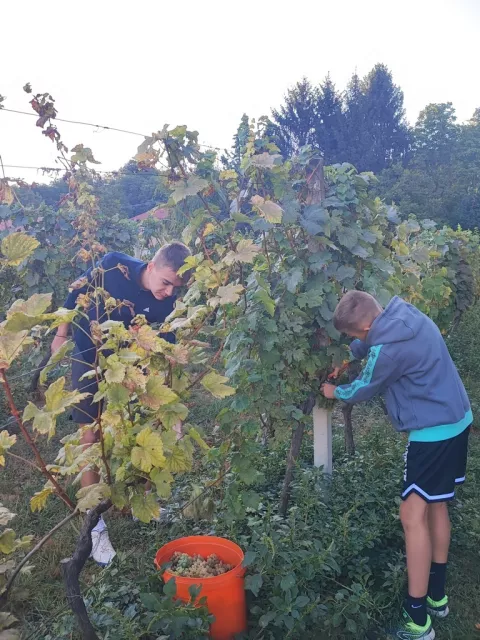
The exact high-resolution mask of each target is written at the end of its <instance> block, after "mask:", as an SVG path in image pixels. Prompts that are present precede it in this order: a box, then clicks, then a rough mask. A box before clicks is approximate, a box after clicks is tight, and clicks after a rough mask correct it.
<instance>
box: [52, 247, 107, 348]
mask: <svg viewBox="0 0 480 640" xmlns="http://www.w3.org/2000/svg"><path fill="white" fill-rule="evenodd" d="M108 255H109V254H106V255H105V256H104V258H103V260H101V261H99V262H98V264H96V265H95V267H98V266H100V265H101V266H103V267H105V264H104V261H105V258H106V257H107V256H108ZM92 271H93V267H90V269H87V271H85V273H84V274H83V275H81V276H80V278H78V280H75V282H74V283H73V284H72V285H71V286H70V292H69V294H68V296H67V299H66V300H65V302H64V304H63V306H64V308H65V309H71V310H73V309H75V307H76V306H77V298H78V296H79V295H80V294H81V293H87V291H88V287H89V286H90V284H91V282H92ZM69 331H70V325H69V323H64V324H61V325H59V327H58V328H57V333H56V334H55V338H54V339H53V341H52V345H51V347H50V348H51V351H52V353H55V352H56V351H57V350H58V349H60V347H61V346H62V344H63V343H64V342H66V341H67V340H68V334H69Z"/></svg>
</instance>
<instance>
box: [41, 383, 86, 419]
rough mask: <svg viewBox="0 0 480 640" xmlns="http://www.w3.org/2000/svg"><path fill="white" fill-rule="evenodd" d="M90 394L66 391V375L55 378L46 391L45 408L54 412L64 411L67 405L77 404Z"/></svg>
mask: <svg viewBox="0 0 480 640" xmlns="http://www.w3.org/2000/svg"><path fill="white" fill-rule="evenodd" d="M89 395H90V394H88V393H79V392H78V391H65V377H64V376H62V377H61V378H58V380H55V382H53V383H52V384H51V385H50V386H49V388H48V389H47V390H46V392H45V408H46V409H47V411H51V412H52V413H56V414H59V413H63V412H64V411H65V409H66V408H67V407H70V406H72V404H76V403H77V402H79V401H80V400H83V398H86V397H87V396H89Z"/></svg>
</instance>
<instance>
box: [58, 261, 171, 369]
mask: <svg viewBox="0 0 480 640" xmlns="http://www.w3.org/2000/svg"><path fill="white" fill-rule="evenodd" d="M119 264H120V265H122V267H126V274H125V273H123V271H124V269H119V268H118V267H117V265H119ZM98 266H101V267H102V269H104V271H103V272H100V273H99V274H98V276H97V280H96V282H93V279H92V271H93V269H92V268H90V269H88V271H86V272H85V273H84V274H83V276H82V277H86V278H88V280H89V283H91V286H97V287H100V286H101V287H103V288H104V289H105V290H106V291H107V292H108V293H109V294H110V295H111V296H112V297H113V298H115V299H116V300H128V302H130V303H131V304H132V305H133V313H132V309H131V308H130V307H127V306H122V307H121V308H120V309H115V310H114V311H112V312H110V315H109V316H107V315H106V314H105V308H104V306H103V303H102V304H100V305H99V306H98V310H97V306H96V305H92V307H91V308H90V309H89V310H88V311H87V314H88V319H87V318H85V317H79V319H78V320H76V322H77V324H78V325H80V327H81V328H82V329H83V331H82V330H81V329H79V328H78V327H75V328H74V331H73V339H74V342H75V345H76V350H77V352H78V353H79V354H81V357H82V358H83V359H84V360H86V361H87V362H93V361H94V359H95V349H94V348H93V342H92V340H91V339H90V322H92V321H96V320H97V316H98V318H100V323H101V322H105V321H106V320H108V319H110V320H116V321H121V322H123V324H124V325H125V327H127V328H128V327H129V326H130V324H131V322H132V320H133V318H134V317H135V316H137V315H140V314H142V315H144V316H145V317H146V319H147V321H148V322H149V323H154V322H158V323H161V322H164V321H165V318H166V317H167V316H168V315H170V313H171V312H172V311H173V307H174V305H175V296H171V297H169V298H166V299H165V300H157V299H156V298H155V297H154V295H153V294H152V292H151V291H146V290H145V289H142V285H141V277H142V273H143V271H144V269H146V267H147V264H146V263H145V262H142V261H141V260H137V259H136V258H132V257H131V256H127V255H125V254H124V253H118V252H117V251H112V252H111V253H107V254H105V256H104V257H103V259H102V260H101V261H100V262H99V264H98ZM127 276H128V277H127ZM88 289H89V286H88V285H87V284H86V285H85V286H83V287H82V288H80V289H75V290H73V291H71V292H70V293H69V295H68V297H67V299H66V301H65V304H64V307H65V308H66V309H75V307H76V304H77V298H78V296H79V294H81V293H86V292H87V291H88ZM86 334H88V335H86ZM162 337H163V338H164V339H165V340H168V341H169V342H174V341H175V337H174V335H173V334H171V333H168V334H163V335H162Z"/></svg>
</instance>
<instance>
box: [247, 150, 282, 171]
mask: <svg viewBox="0 0 480 640" xmlns="http://www.w3.org/2000/svg"><path fill="white" fill-rule="evenodd" d="M281 159H282V156H281V155H280V154H279V153H268V152H267V151H265V152H264V153H256V154H255V155H253V156H252V157H251V158H250V163H251V164H253V166H254V167H262V168H263V169H273V167H274V166H275V164H276V161H279V160H281Z"/></svg>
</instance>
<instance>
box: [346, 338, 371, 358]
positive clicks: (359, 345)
mask: <svg viewBox="0 0 480 640" xmlns="http://www.w3.org/2000/svg"><path fill="white" fill-rule="evenodd" d="M350 351H351V352H352V356H353V359H354V360H363V359H364V358H366V357H367V354H368V344H367V343H366V342H363V340H354V341H353V342H352V343H351V344H350Z"/></svg>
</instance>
